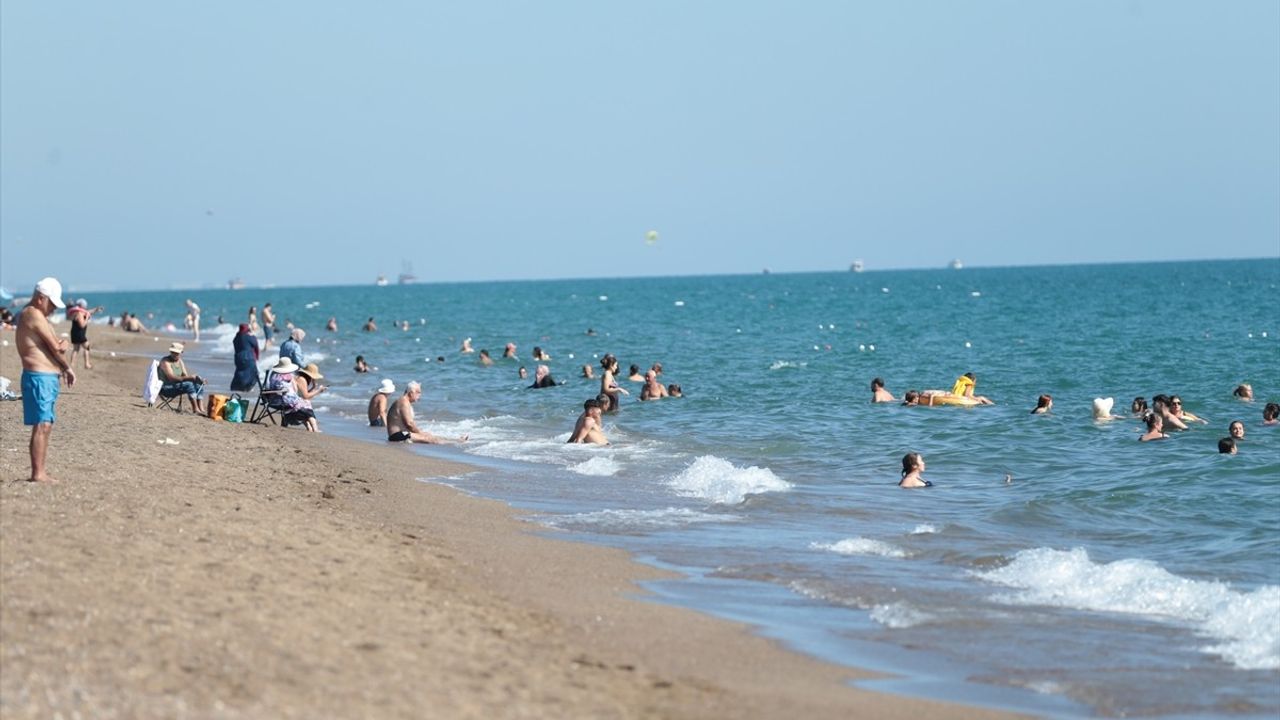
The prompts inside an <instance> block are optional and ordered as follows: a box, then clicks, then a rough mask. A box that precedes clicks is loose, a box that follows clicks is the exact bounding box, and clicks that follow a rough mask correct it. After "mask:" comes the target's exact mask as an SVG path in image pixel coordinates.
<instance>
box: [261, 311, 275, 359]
mask: <svg viewBox="0 0 1280 720" xmlns="http://www.w3.org/2000/svg"><path fill="white" fill-rule="evenodd" d="M275 334H276V311H275V310H272V309H271V303H267V304H266V305H263V306H262V337H263V338H264V339H265V340H266V343H264V344H263V345H262V349H263V350H266V349H267V348H269V347H271V338H272V336H274V335H275Z"/></svg>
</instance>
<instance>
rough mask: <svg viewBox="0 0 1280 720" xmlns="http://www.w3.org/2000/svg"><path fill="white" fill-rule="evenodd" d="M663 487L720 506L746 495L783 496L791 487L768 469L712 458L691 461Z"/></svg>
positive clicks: (705, 457) (712, 456)
mask: <svg viewBox="0 0 1280 720" xmlns="http://www.w3.org/2000/svg"><path fill="white" fill-rule="evenodd" d="M667 484H668V485H670V486H671V487H672V488H673V489H674V490H675V491H676V494H677V495H680V496H682V497H694V498H701V499H703V500H710V501H711V502H713V503H721V504H737V503H740V502H742V501H743V500H745V499H746V497H747V495H749V494H754V493H766V492H785V491H787V490H790V489H791V487H792V485H791V483H789V482H787V481H786V480H783V479H782V478H780V477H778V476H777V475H774V474H773V471H772V470H770V469H769V468H761V467H755V466H754V465H753V466H751V467H747V468H740V467H737V466H735V465H734V464H733V463H731V462H729V461H728V460H724V459H721V458H718V457H716V456H715V455H703V456H701V457H699V458H698V459H696V460H694V461H693V463H692V464H690V465H689V467H687V468H685V469H684V470H682V471H681V472H680V473H679V474H678V475H676V476H675V477H673V478H671V479H670V480H668V481H667Z"/></svg>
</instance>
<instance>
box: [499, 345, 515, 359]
mask: <svg viewBox="0 0 1280 720" xmlns="http://www.w3.org/2000/svg"><path fill="white" fill-rule="evenodd" d="M502 357H504V358H511V359H512V360H514V359H515V357H516V344H515V343H512V342H509V343H507V347H506V348H505V349H504V350H503V351H502Z"/></svg>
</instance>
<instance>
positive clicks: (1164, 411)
mask: <svg viewBox="0 0 1280 720" xmlns="http://www.w3.org/2000/svg"><path fill="white" fill-rule="evenodd" d="M1151 412H1153V413H1155V414H1156V415H1159V416H1160V419H1161V420H1162V421H1163V423H1162V424H1163V425H1166V426H1168V427H1174V428H1177V429H1179V430H1186V429H1187V424H1186V423H1184V422H1182V420H1181V419H1180V418H1179V417H1178V416H1177V415H1175V414H1174V412H1173V409H1172V408H1170V407H1169V396H1168V395H1163V394H1162V395H1156V396H1155V397H1153V398H1151Z"/></svg>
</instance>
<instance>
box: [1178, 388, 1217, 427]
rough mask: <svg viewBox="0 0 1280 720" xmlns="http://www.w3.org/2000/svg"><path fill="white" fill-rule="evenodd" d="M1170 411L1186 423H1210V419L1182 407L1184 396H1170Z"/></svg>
mask: <svg viewBox="0 0 1280 720" xmlns="http://www.w3.org/2000/svg"><path fill="white" fill-rule="evenodd" d="M1169 411H1170V412H1172V413H1173V415H1174V417H1176V418H1178V419H1179V420H1181V421H1182V422H1184V423H1188V422H1198V423H1201V424H1203V425H1208V424H1209V421H1208V420H1205V419H1204V418H1202V417H1200V416H1198V415H1196V414H1195V413H1192V412H1188V411H1187V410H1184V409H1183V408H1182V398H1180V397H1178V396H1177V395H1174V396H1173V397H1171V398H1169Z"/></svg>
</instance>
